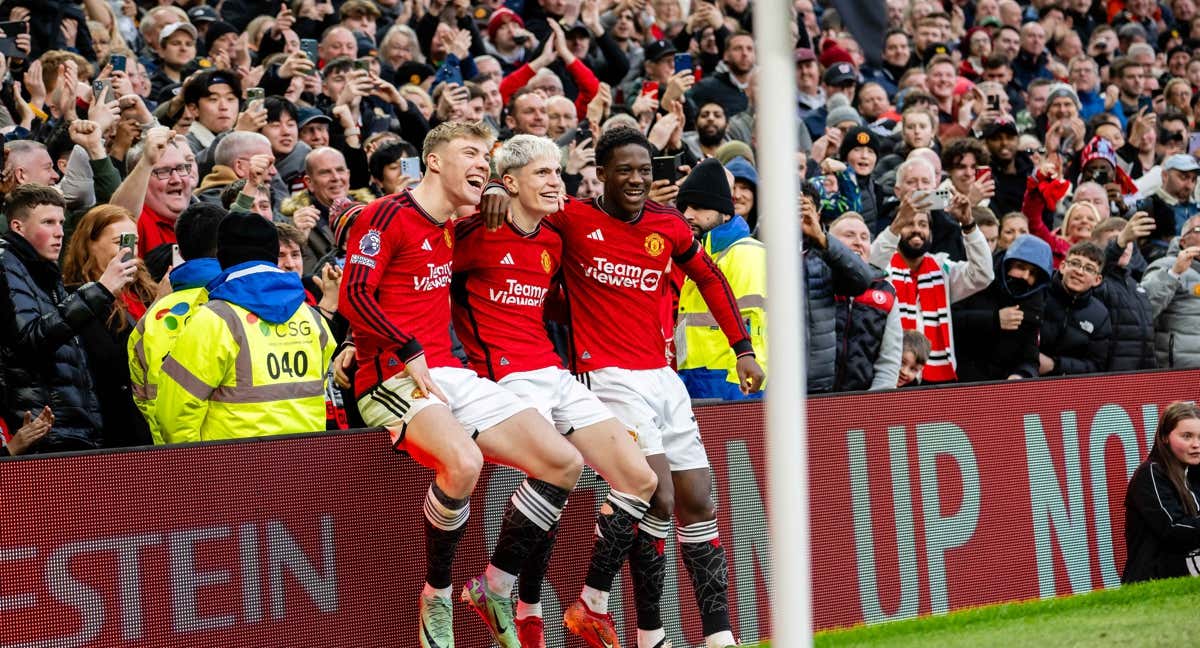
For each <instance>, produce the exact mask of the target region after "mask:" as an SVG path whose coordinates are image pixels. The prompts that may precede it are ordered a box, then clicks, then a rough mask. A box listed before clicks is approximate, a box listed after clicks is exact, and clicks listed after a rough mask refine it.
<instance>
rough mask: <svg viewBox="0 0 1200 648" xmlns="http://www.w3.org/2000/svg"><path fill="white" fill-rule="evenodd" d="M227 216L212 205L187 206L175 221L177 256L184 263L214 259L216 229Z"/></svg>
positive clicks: (219, 208) (225, 212) (215, 252)
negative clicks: (193, 260)
mask: <svg viewBox="0 0 1200 648" xmlns="http://www.w3.org/2000/svg"><path fill="white" fill-rule="evenodd" d="M243 182H245V181H244V180H243ZM228 215H229V212H227V211H225V209H223V208H222V207H220V206H219V205H214V204H212V203H208V202H198V203H196V204H194V205H188V207H187V209H184V210H183V212H181V213H180V214H179V218H178V219H177V220H176V221H175V238H176V240H177V241H178V242H179V256H181V257H183V260H184V261H191V260H192V259H205V258H216V256H217V227H218V226H219V225H220V224H221V221H222V220H224V219H225V217H226V216H228Z"/></svg>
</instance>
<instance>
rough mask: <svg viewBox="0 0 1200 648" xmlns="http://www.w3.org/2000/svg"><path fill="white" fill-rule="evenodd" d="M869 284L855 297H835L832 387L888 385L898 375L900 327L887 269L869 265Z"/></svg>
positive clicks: (860, 388) (855, 388) (892, 384)
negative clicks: (871, 274) (835, 348)
mask: <svg viewBox="0 0 1200 648" xmlns="http://www.w3.org/2000/svg"><path fill="white" fill-rule="evenodd" d="M871 271H872V273H873V275H874V278H873V280H872V281H871V286H870V287H869V288H867V289H866V290H865V291H863V293H862V294H860V295H858V296H857V297H844V296H843V297H838V298H837V313H836V318H837V319H836V322H835V329H836V330H837V378H836V380H835V381H834V386H833V391H864V390H867V389H892V388H895V386H896V381H897V379H898V378H899V376H900V356H901V355H902V354H903V352H904V329H903V327H901V325H900V307H899V305H897V304H896V289H895V288H894V287H892V284H891V282H889V281H888V280H887V273H885V272H883V271H882V270H878V269H876V268H871Z"/></svg>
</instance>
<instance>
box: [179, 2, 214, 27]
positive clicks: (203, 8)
mask: <svg viewBox="0 0 1200 648" xmlns="http://www.w3.org/2000/svg"><path fill="white" fill-rule="evenodd" d="M187 15H188V20H190V21H192V24H193V25H199V24H200V23H210V22H217V21H218V20H220V19H221V17H220V16H218V15H217V10H216V9H213V8H212V7H210V6H208V5H200V6H197V7H192V8H191V9H188V12H187Z"/></svg>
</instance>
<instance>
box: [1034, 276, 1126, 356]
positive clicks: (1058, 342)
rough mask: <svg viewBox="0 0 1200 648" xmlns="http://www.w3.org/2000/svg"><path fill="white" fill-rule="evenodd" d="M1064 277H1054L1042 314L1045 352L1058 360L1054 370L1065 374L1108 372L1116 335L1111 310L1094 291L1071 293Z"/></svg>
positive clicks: (1043, 351) (1042, 348)
mask: <svg viewBox="0 0 1200 648" xmlns="http://www.w3.org/2000/svg"><path fill="white" fill-rule="evenodd" d="M1062 280H1063V278H1062V274H1060V273H1056V274H1055V275H1054V278H1053V279H1052V280H1051V282H1050V291H1049V294H1048V295H1047V298H1046V309H1045V311H1044V314H1043V316H1042V339H1041V352H1042V353H1044V354H1046V355H1047V356H1049V357H1050V359H1051V360H1053V361H1054V369H1053V370H1052V371H1051V372H1050V373H1051V374H1052V375H1056V376H1064V375H1075V374H1085V373H1096V372H1099V371H1104V370H1105V368H1106V367H1107V366H1108V353H1109V348H1108V346H1109V342H1110V340H1111V338H1112V323H1111V321H1110V319H1109V316H1108V309H1107V308H1105V307H1104V304H1103V303H1101V302H1100V300H1099V299H1097V298H1096V297H1095V295H1094V291H1092V290H1086V291H1084V292H1082V293H1079V294H1071V293H1069V292H1067V290H1066V288H1064V287H1063V284H1062Z"/></svg>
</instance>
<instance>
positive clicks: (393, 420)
mask: <svg viewBox="0 0 1200 648" xmlns="http://www.w3.org/2000/svg"><path fill="white" fill-rule="evenodd" d="M406 381H407V379H405V378H402V377H395V378H393V379H389V380H388V381H386V382H385V383H384V384H382V385H380V386H378V387H376V388H375V389H374V390H372V391H371V392H369V393H368V394H367V395H366V396H364V397H363V398H362V399H361V400H360V401H359V409H360V411H361V412H362V414H363V419H364V421H365V422H367V423H368V424H369V425H382V426H385V427H387V429H388V432H389V434H390V436H391V441H392V446H393V447H394V448H396V449H398V450H402V451H405V452H407V453H408V454H409V455H410V456H412V458H413V459H414V460H416V461H417V462H418V463H420V464H421V465H423V466H425V467H427V468H431V469H433V470H434V471H435V472H436V476H435V478H434V481H433V483H432V484H430V486H429V491H428V492H427V493H426V496H425V503H424V507H423V508H424V513H425V565H426V571H425V587H424V589H423V590H422V592H421V598H420V603H419V626H420V628H419V635H418V643H419V645H420V646H422V648H435V647H436V648H441V647H444V646H449V645H453V643H454V634H453V625H454V619H453V605H452V604H451V601H450V592H451V585H452V583H451V569H452V567H453V564H454V555H455V553H456V551H457V548H458V542H459V540H460V539H461V538H462V535H463V532H464V531H465V530H466V523H467V517H468V515H469V513H470V496H471V492H472V491H473V490H474V489H475V482H476V481H477V480H478V478H479V471H480V469H481V468H482V466H483V455H482V454H481V453H480V452H479V448H478V447H477V446H476V445H475V443H473V442H472V441H471V437H470V435H468V434H467V432H466V431H465V430H464V429H463V427H462V425H461V424H460V423H459V422H458V421H457V420H456V419H455V418H454V416H453V415H452V414H451V412H450V410H449V409H448V408H447V407H446V406H445V405H444V404H442V403H441V402H440V401H438V400H437V399H436V398H428V397H427V398H419V399H414V398H412V397H411V393H412V388H411V385H410V384H409V383H411V381H407V382H406Z"/></svg>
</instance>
